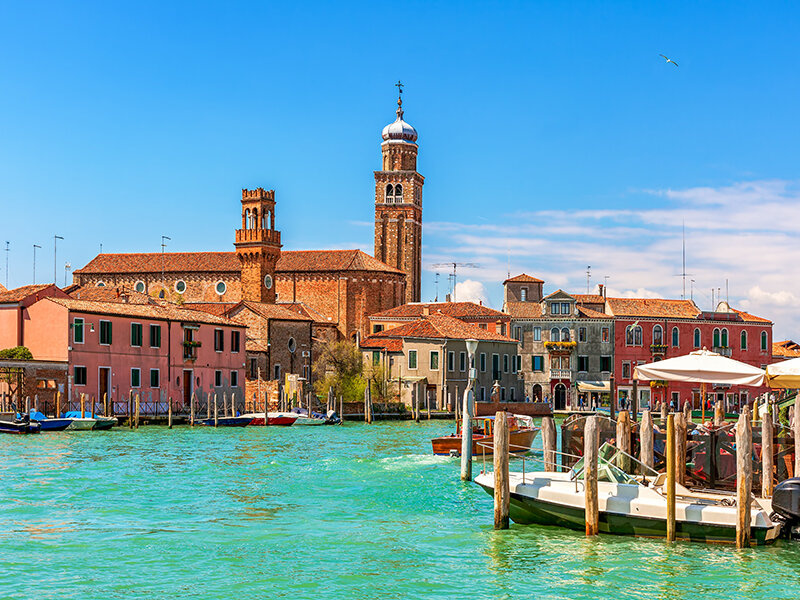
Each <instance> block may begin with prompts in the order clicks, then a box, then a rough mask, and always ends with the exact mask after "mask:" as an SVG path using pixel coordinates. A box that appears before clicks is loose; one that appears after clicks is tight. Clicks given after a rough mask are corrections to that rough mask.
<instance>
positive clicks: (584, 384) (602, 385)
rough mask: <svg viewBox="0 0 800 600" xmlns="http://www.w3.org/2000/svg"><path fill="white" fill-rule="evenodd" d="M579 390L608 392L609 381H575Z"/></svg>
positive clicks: (609, 387)
mask: <svg viewBox="0 0 800 600" xmlns="http://www.w3.org/2000/svg"><path fill="white" fill-rule="evenodd" d="M575 383H576V385H577V386H578V391H579V392H610V391H611V382H610V381H576V382H575Z"/></svg>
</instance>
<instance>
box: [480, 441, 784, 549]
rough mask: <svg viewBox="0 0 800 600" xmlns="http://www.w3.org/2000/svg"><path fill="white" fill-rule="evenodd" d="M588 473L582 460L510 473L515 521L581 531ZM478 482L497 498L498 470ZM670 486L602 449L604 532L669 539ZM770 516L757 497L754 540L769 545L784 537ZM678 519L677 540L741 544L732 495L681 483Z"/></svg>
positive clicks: (766, 504)
mask: <svg viewBox="0 0 800 600" xmlns="http://www.w3.org/2000/svg"><path fill="white" fill-rule="evenodd" d="M523 460H524V459H523ZM618 465H619V466H618ZM620 466H623V467H625V470H623V469H622V468H620ZM626 471H627V472H626ZM583 472H584V470H583V460H582V459H581V460H580V461H578V462H577V463H576V464H575V466H574V467H573V468H571V469H570V470H569V471H563V472H550V471H535V472H531V471H527V472H522V473H517V472H512V473H511V474H510V482H509V483H510V485H509V488H510V495H511V501H510V509H509V515H510V517H511V519H512V520H513V521H515V522H516V523H523V524H527V523H538V524H542V525H558V526H561V527H568V528H570V529H577V530H583V529H584V528H585V512H584V507H585V488H584V479H583ZM630 473H638V474H637V475H632V474H630ZM475 483H477V484H478V485H480V486H481V487H482V488H483V489H484V490H486V491H487V492H489V493H490V494H493V493H494V473H492V472H485V471H482V472H481V474H480V475H478V476H477V477H476V478H475ZM665 484H666V473H656V472H655V471H652V470H651V469H649V468H648V467H646V466H644V465H643V464H642V463H640V462H639V461H637V460H636V459H635V458H633V457H632V456H630V455H628V454H625V453H624V452H622V451H620V450H618V449H616V448H615V447H614V446H612V445H610V444H608V443H606V444H603V446H602V447H601V448H600V451H599V457H598V481H597V491H598V505H599V512H600V519H599V521H600V532H601V533H612V534H617V535H634V536H644V537H665V536H666V523H667V521H666V519H667V496H666V489H665ZM771 512H772V507H771V505H770V501H769V500H768V499H767V500H764V499H761V498H754V500H753V503H752V505H751V507H750V522H751V534H750V539H751V540H752V543H754V544H759V545H761V544H768V543H771V542H773V541H774V540H775V539H776V538H777V537H778V536H779V534H780V532H781V528H782V525H783V524H782V522H781V521H780V520H778V519H775V520H773V519H772V518H770V513H771ZM675 515H676V519H675V520H676V537H677V539H679V540H689V541H702V542H734V541H735V540H736V520H737V508H736V496H735V495H733V494H724V493H716V492H707V491H693V490H689V489H688V488H686V487H684V486H682V485H680V484H676V500H675Z"/></svg>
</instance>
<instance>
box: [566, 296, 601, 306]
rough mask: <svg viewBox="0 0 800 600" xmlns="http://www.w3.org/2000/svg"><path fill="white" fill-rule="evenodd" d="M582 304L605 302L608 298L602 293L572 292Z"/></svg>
mask: <svg viewBox="0 0 800 600" xmlns="http://www.w3.org/2000/svg"><path fill="white" fill-rule="evenodd" d="M570 295H571V296H572V297H573V298H575V300H577V301H578V302H579V303H581V304H603V303H604V302H605V301H606V299H605V298H604V297H603V296H601V295H600V294H570Z"/></svg>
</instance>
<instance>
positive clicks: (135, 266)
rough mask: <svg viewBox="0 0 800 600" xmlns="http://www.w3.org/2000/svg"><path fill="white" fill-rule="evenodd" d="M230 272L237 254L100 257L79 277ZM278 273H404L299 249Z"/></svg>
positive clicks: (356, 257)
mask: <svg viewBox="0 0 800 600" xmlns="http://www.w3.org/2000/svg"><path fill="white" fill-rule="evenodd" d="M162 270H163V271H164V272H167V273H183V272H203V273H207V272H229V273H238V272H240V271H241V265H240V263H239V259H238V257H237V256H236V253H235V252H168V253H165V254H161V253H160V252H149V253H144V252H142V253H127V254H98V255H97V256H95V257H94V258H93V259H92V260H91V261H90V262H89V264H87V265H86V266H85V267H83V268H82V269H77V270H76V271H74V273H77V274H104V273H161V272H162ZM276 271H277V272H279V273H280V272H317V271H378V272H384V273H402V271H400V270H398V269H395V268H394V267H390V266H389V265H387V264H385V263H382V262H381V261H379V260H377V259H375V258H373V257H371V256H369V255H368V254H366V253H364V252H362V251H361V250H295V251H284V252H281V257H280V259H279V260H278V264H277V266H276Z"/></svg>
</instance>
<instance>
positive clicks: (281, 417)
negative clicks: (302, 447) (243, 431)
mask: <svg viewBox="0 0 800 600" xmlns="http://www.w3.org/2000/svg"><path fill="white" fill-rule="evenodd" d="M242 416H243V417H251V418H252V420H251V421H250V425H260V426H262V427H263V426H264V413H247V414H245V415H242ZM296 420H297V415H292V414H291V413H280V412H268V413H267V425H270V426H275V425H280V426H283V427H289V426H290V425H292V424H294V422H295V421H296Z"/></svg>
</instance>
